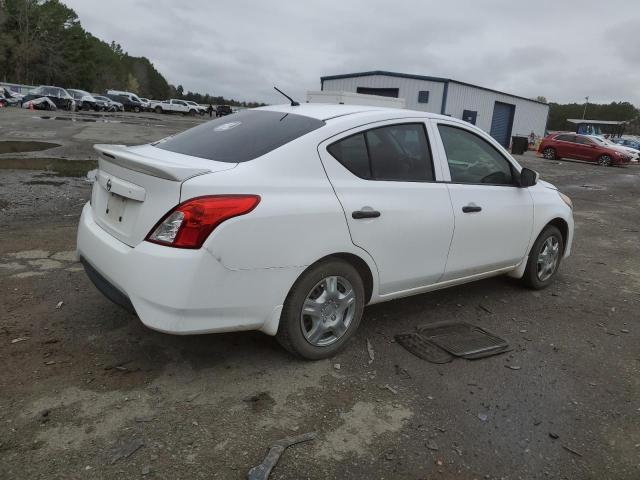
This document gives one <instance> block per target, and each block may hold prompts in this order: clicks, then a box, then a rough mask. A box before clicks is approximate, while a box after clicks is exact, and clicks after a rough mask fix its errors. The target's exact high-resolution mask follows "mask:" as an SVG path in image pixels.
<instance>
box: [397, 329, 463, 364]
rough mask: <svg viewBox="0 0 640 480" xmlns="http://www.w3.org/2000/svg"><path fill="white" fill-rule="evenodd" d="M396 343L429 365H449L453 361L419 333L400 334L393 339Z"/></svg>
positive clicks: (450, 356)
mask: <svg viewBox="0 0 640 480" xmlns="http://www.w3.org/2000/svg"><path fill="white" fill-rule="evenodd" d="M394 338H395V340H396V343H398V345H400V346H402V347H403V348H405V349H406V350H408V351H409V352H410V353H412V354H414V355H415V356H416V357H418V358H421V359H423V360H426V361H427V362H431V363H437V364H442V363H449V362H450V361H451V360H453V356H452V355H450V354H449V353H448V352H446V351H445V350H443V349H442V348H440V347H439V346H437V345H436V344H435V343H433V342H431V341H429V340H427V339H426V338H424V337H423V336H422V335H420V334H419V333H415V332H411V333H401V334H398V335H396V336H395V337H394Z"/></svg>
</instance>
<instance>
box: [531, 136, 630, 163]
mask: <svg viewBox="0 0 640 480" xmlns="http://www.w3.org/2000/svg"><path fill="white" fill-rule="evenodd" d="M538 153H540V154H542V156H543V157H544V158H547V159H549V160H553V159H555V158H571V159H574V160H582V161H585V162H594V163H597V164H598V165H602V166H603V167H609V166H611V165H624V164H627V163H629V161H630V160H631V155H628V154H626V153H624V152H621V151H619V150H616V149H615V148H611V147H607V146H605V145H601V144H599V143H597V142H596V141H594V140H592V139H591V138H589V137H588V136H587V135H578V134H575V133H554V134H551V135H548V136H547V137H545V138H544V139H543V140H542V142H540V146H539V147H538Z"/></svg>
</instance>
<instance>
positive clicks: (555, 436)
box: [549, 432, 560, 440]
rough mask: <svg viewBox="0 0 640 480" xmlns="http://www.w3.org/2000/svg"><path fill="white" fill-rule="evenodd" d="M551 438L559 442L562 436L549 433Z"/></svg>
mask: <svg viewBox="0 0 640 480" xmlns="http://www.w3.org/2000/svg"><path fill="white" fill-rule="evenodd" d="M549 436H550V437H551V438H553V439H554V440H557V439H558V438H560V435H558V434H557V433H554V432H549Z"/></svg>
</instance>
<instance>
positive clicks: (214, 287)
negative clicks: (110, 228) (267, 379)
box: [77, 204, 303, 335]
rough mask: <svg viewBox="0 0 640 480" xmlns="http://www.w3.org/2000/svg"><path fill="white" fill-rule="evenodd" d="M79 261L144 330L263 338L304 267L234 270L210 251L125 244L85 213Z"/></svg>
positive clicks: (275, 325)
mask: <svg viewBox="0 0 640 480" xmlns="http://www.w3.org/2000/svg"><path fill="white" fill-rule="evenodd" d="M77 249H78V255H79V256H80V258H82V260H83V264H84V265H85V269H86V271H87V275H88V276H89V278H90V279H91V280H92V281H93V283H94V284H95V285H96V286H97V287H98V289H99V290H100V291H102V292H103V294H104V295H105V296H106V297H107V298H109V299H111V300H112V301H114V302H115V303H117V304H119V305H122V306H124V307H125V308H127V309H129V310H132V309H133V310H134V311H135V313H136V314H137V315H138V317H139V318H140V320H141V321H142V323H144V324H145V325H146V326H147V327H149V328H152V329H154V330H159V331H162V332H166V333H173V334H195V333H213V332H229V331H239V330H261V331H263V332H265V333H267V334H270V335H274V334H275V333H276V331H277V328H278V321H279V313H280V310H281V307H282V304H283V303H284V299H285V298H286V296H287V294H288V292H289V289H290V288H291V285H292V284H293V282H294V281H295V280H296V278H297V277H298V276H299V274H300V273H301V272H302V270H303V267H299V268H298V267H295V268H271V269H249V270H230V269H229V268H227V267H225V266H224V265H222V264H221V263H220V262H219V261H218V260H217V259H216V258H214V256H213V255H212V254H211V253H210V252H209V251H208V250H206V249H204V248H202V249H199V250H184V249H177V248H168V247H164V246H161V245H156V244H153V243H149V242H141V243H140V244H138V245H137V246H136V247H135V248H132V247H129V246H128V245H126V244H124V243H122V242H120V241H119V240H117V239H116V238H114V237H113V236H111V235H110V234H109V233H107V232H106V231H105V230H103V229H102V228H101V227H100V226H99V225H98V224H96V223H95V221H94V219H93V214H92V211H91V207H90V206H89V204H87V205H85V207H84V209H83V211H82V216H81V217H80V225H79V227H78V244H77Z"/></svg>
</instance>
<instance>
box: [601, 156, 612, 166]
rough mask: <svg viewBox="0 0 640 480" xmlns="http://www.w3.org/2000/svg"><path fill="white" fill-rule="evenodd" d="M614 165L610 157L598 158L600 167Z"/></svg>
mask: <svg viewBox="0 0 640 480" xmlns="http://www.w3.org/2000/svg"><path fill="white" fill-rule="evenodd" d="M612 164H613V162H612V160H611V157H610V156H609V155H600V156H599V157H598V165H600V166H601V167H610V166H611V165H612Z"/></svg>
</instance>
